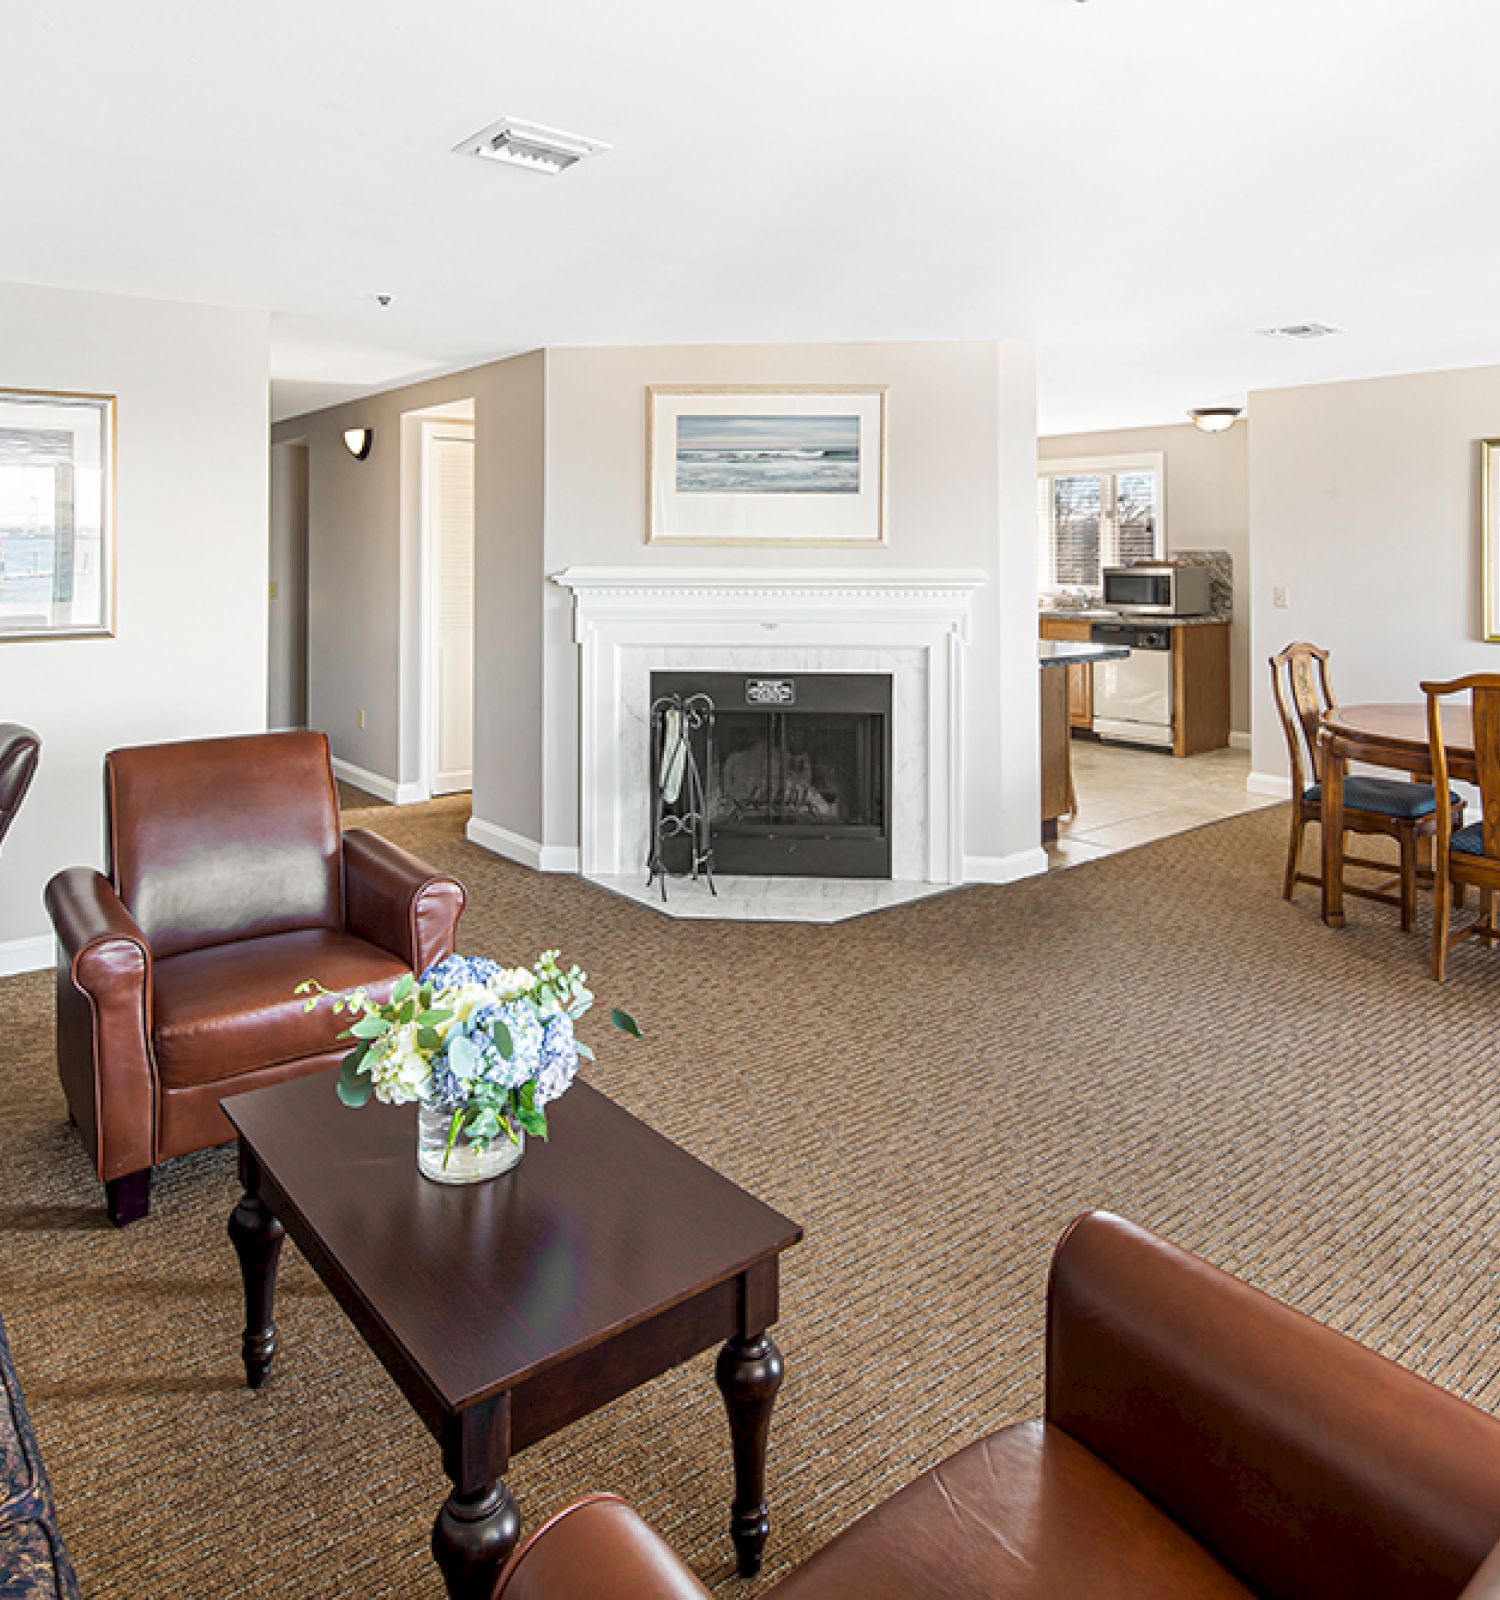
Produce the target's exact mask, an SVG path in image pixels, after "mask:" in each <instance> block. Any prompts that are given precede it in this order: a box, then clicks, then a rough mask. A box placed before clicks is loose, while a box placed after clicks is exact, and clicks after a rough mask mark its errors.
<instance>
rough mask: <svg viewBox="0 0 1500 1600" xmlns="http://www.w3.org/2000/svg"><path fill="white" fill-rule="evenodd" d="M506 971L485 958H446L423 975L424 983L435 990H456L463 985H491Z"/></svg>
mask: <svg viewBox="0 0 1500 1600" xmlns="http://www.w3.org/2000/svg"><path fill="white" fill-rule="evenodd" d="M504 970H505V969H504V968H503V967H502V966H501V965H500V963H499V962H498V961H491V960H489V959H488V958H487V957H485V956H460V955H451V956H444V957H443V959H442V960H441V961H439V962H436V963H434V965H432V966H430V967H428V969H427V970H426V972H424V973H423V974H422V980H421V981H422V982H423V983H430V984H431V985H432V986H433V987H434V988H435V989H454V988H457V987H458V985H459V984H461V983H489V982H490V981H491V979H493V978H496V977H498V976H499V974H500V973H501V972H503V971H504Z"/></svg>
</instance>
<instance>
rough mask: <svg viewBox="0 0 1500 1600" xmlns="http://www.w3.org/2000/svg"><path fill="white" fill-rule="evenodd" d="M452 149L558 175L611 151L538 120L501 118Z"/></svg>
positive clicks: (461, 153)
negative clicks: (605, 151) (526, 120)
mask: <svg viewBox="0 0 1500 1600" xmlns="http://www.w3.org/2000/svg"><path fill="white" fill-rule="evenodd" d="M453 148H454V150H455V151H456V152H457V153H458V154H459V155H462V156H479V157H480V158H481V159H482V160H484V161H503V162H505V163H506V165H508V166H512V167H524V168H525V169H526V170H527V171H528V172H546V173H551V174H554V175H555V174H557V173H559V172H566V171H567V170H568V168H569V167H573V166H577V164H578V163H579V162H580V161H582V160H583V159H584V157H585V156H593V155H598V153H599V152H600V151H601V150H608V149H609V146H608V145H607V144H601V143H600V142H599V141H598V140H597V139H585V138H583V137H582V136H581V135H579V134H576V133H563V132H561V131H560V130H559V129H557V128H544V127H542V126H541V125H540V124H539V123H535V122H520V121H518V120H517V119H516V118H515V117H502V118H501V119H500V120H499V121H498V122H492V123H491V124H490V126H489V127H487V128H484V129H482V130H481V131H480V132H479V133H476V134H474V135H473V137H472V138H469V139H465V140H464V142H463V143H462V144H459V145H455V146H454V147H453Z"/></svg>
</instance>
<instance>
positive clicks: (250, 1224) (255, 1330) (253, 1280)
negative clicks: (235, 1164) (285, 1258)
mask: <svg viewBox="0 0 1500 1600" xmlns="http://www.w3.org/2000/svg"><path fill="white" fill-rule="evenodd" d="M240 1176H241V1178H242V1179H243V1181H244V1184H245V1195H244V1198H243V1199H241V1201H240V1203H239V1204H238V1205H237V1206H236V1207H235V1208H234V1211H233V1213H232V1214H231V1215H230V1218H229V1237H230V1238H231V1239H232V1240H233V1241H234V1248H235V1250H236V1252H237V1253H238V1255H239V1258H240V1275H241V1277H242V1278H243V1279H244V1280H245V1337H244V1340H243V1343H242V1345H241V1354H242V1355H243V1356H244V1359H245V1381H246V1382H247V1383H248V1384H249V1385H250V1387H251V1388H252V1389H259V1388H260V1387H261V1385H262V1384H263V1383H264V1382H265V1381H266V1379H267V1377H268V1376H269V1375H270V1372H271V1358H272V1357H273V1356H274V1355H275V1354H276V1324H275V1322H274V1320H273V1313H274V1311H275V1306H276V1263H277V1261H278V1259H279V1258H280V1256H281V1242H282V1240H283V1239H284V1238H285V1237H286V1229H285V1228H283V1227H282V1225H281V1224H280V1223H279V1222H278V1221H277V1220H276V1218H275V1217H274V1216H272V1215H271V1212H270V1210H269V1209H268V1208H267V1206H266V1203H265V1202H264V1201H263V1200H262V1199H261V1197H260V1194H259V1178H260V1174H259V1173H258V1171H257V1170H256V1167H255V1163H254V1161H253V1159H252V1158H251V1157H250V1156H249V1155H248V1153H246V1152H243V1151H242V1152H241V1155H240Z"/></svg>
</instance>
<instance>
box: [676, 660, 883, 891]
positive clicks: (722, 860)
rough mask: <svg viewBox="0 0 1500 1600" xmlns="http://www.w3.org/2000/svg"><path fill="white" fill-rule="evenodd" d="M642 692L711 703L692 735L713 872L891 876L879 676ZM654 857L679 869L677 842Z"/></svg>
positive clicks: (687, 680) (686, 678)
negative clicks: (707, 717) (707, 721)
mask: <svg viewBox="0 0 1500 1600" xmlns="http://www.w3.org/2000/svg"><path fill="white" fill-rule="evenodd" d="M651 694H652V698H653V699H655V698H657V697H658V696H661V695H671V694H680V695H682V696H684V697H686V696H689V695H693V694H706V695H708V696H709V698H710V699H711V700H712V701H713V703H714V707H715V714H714V718H713V724H712V727H711V728H705V729H703V730H702V731H701V732H700V733H698V734H696V735H695V736H694V737H695V740H696V741H697V743H696V744H695V754H696V755H697V759H698V761H699V764H700V767H701V770H702V772H703V774H704V786H705V790H706V795H707V807H708V817H709V825H710V832H711V836H712V843H713V852H714V869H715V871H717V872H719V873H724V874H735V873H738V874H745V875H749V876H755V875H762V876H778V877H844V878H889V877H890V875H891V830H890V816H889V795H890V765H891V678H890V675H889V674H887V673H873V672H872V673H832V672H829V673H818V672H800V673H789V674H788V673H783V674H779V675H771V674H758V675H749V674H745V673H721V672H706V673H705V672H653V673H652V675H651ZM651 782H652V792H653V795H654V793H655V789H656V784H657V773H656V772H655V770H653V771H652V774H651ZM668 809H669V810H670V809H671V808H670V807H669V808H668ZM674 851H678V852H680V854H681V859H680V860H679V859H677V858H676V856H675V855H674ZM664 855H665V859H666V862H667V865H668V866H669V868H671V869H672V870H681V869H682V868H683V867H684V866H685V865H686V846H685V845H683V844H680V843H679V842H677V841H667V844H666V847H665V849H664Z"/></svg>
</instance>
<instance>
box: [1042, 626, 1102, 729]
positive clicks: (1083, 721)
mask: <svg viewBox="0 0 1500 1600" xmlns="http://www.w3.org/2000/svg"><path fill="white" fill-rule="evenodd" d="M1040 622H1041V630H1042V637H1043V638H1044V639H1065V640H1068V641H1069V642H1070V643H1073V644H1087V643H1088V642H1089V640H1090V639H1092V638H1093V637H1094V625H1093V623H1091V622H1074V621H1072V620H1070V619H1069V618H1067V617H1042V618H1041V619H1040ZM1068 726H1069V727H1070V728H1092V727H1093V726H1094V669H1093V668H1092V667H1087V666H1085V667H1069V668H1068Z"/></svg>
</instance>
